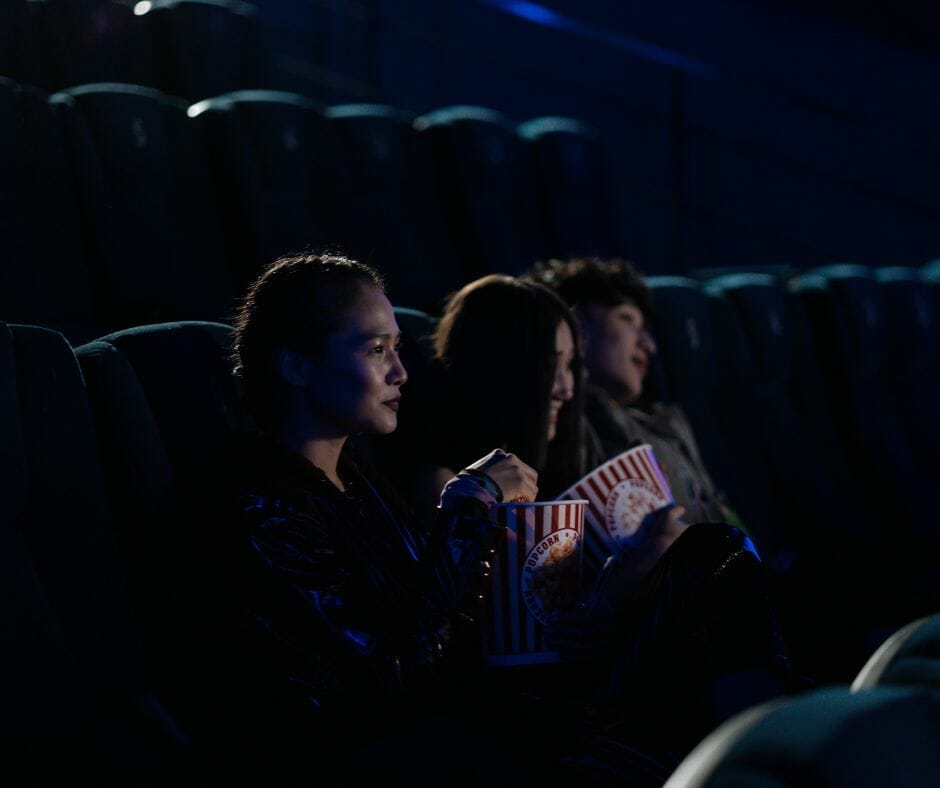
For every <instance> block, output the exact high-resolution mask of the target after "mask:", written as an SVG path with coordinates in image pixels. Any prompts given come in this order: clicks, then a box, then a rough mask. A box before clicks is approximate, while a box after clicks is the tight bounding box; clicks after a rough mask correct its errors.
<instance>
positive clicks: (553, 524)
mask: <svg viewBox="0 0 940 788" xmlns="http://www.w3.org/2000/svg"><path fill="white" fill-rule="evenodd" d="M587 503H588V501H587V500H567V501H545V502H536V503H529V502H522V501H511V502H508V503H501V504H496V505H494V506H493V516H494V518H495V520H496V522H497V523H498V524H499V525H502V526H504V527H505V528H506V539H505V540H504V541H503V545H502V547H501V549H500V551H499V552H498V553H497V556H496V561H495V564H494V566H493V574H492V585H491V588H490V595H489V599H488V602H487V606H486V614H485V616H484V647H485V652H486V660H487V662H488V664H490V665H524V664H532V663H539V662H558V661H560V659H561V655H560V654H559V653H558V652H556V651H552V650H550V649H548V648H547V647H546V646H545V644H544V642H543V639H542V629H543V627H544V625H545V622H546V621H547V620H548V617H549V616H550V615H551V613H552V612H553V611H555V610H557V609H564V608H567V607H570V606H573V605H574V604H575V602H576V601H577V599H578V596H579V594H580V592H581V543H582V539H583V536H584V508H585V506H586V505H587Z"/></svg>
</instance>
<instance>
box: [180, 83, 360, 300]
mask: <svg viewBox="0 0 940 788" xmlns="http://www.w3.org/2000/svg"><path fill="white" fill-rule="evenodd" d="M322 110H323V108H322V106H321V105H319V104H318V103H316V102H314V101H312V100H310V99H308V98H306V97H304V96H300V95H298V94H295V93H287V92H283V91H273V90H238V91H234V92H231V93H226V94H223V95H219V96H214V97H212V98H209V99H206V100H205V101H200V102H197V103H196V104H193V105H192V106H190V107H189V110H188V115H189V118H190V120H189V123H190V124H191V125H192V126H193V127H194V128H196V129H198V133H199V134H200V136H201V138H202V139H203V140H204V141H205V152H206V160H207V162H208V164H209V170H210V173H211V177H212V189H213V195H214V198H215V202H216V204H217V205H218V206H219V208H220V216H221V221H222V225H223V227H224V235H225V248H226V250H227V254H228V257H229V259H230V264H231V267H232V270H233V271H234V276H235V283H236V287H237V290H238V292H243V291H244V289H245V288H246V287H247V286H248V284H249V283H250V282H251V281H253V280H254V278H255V277H256V276H258V274H260V273H261V269H262V268H263V267H264V266H265V265H267V264H268V263H270V262H271V261H272V260H274V259H275V258H276V257H278V256H279V255H282V254H287V253H292V252H302V251H304V250H308V249H309V250H319V249H320V248H321V247H323V246H328V245H332V244H335V243H336V241H337V240H338V234H337V233H336V231H335V226H336V224H337V220H338V214H337V210H338V209H337V204H338V203H340V204H341V203H342V202H343V198H342V196H341V195H342V194H343V193H345V190H346V185H345V183H344V182H343V181H342V179H340V178H339V172H338V170H337V158H338V153H337V150H336V147H337V146H336V141H335V139H334V135H333V129H332V128H331V127H330V125H329V124H328V123H327V122H326V120H325V119H324V117H323V112H322Z"/></svg>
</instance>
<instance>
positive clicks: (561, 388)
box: [548, 320, 575, 442]
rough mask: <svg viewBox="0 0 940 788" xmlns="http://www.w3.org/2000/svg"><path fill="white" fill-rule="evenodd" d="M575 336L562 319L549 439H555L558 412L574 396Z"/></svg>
mask: <svg viewBox="0 0 940 788" xmlns="http://www.w3.org/2000/svg"><path fill="white" fill-rule="evenodd" d="M574 353H575V347H574V336H573V335H572V333H571V328H570V327H569V326H568V323H567V321H565V320H562V321H561V322H560V323H559V324H558V328H556V329H555V381H554V383H553V384H552V398H551V402H550V403H549V406H548V440H549V442H551V441H552V440H554V439H555V434H556V432H557V431H558V414H559V413H560V412H561V409H562V407H563V406H564V404H565V403H566V402H568V400H570V399H571V398H572V397H573V396H574V370H573V369H572V364H573V363H574Z"/></svg>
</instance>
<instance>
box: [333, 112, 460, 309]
mask: <svg viewBox="0 0 940 788" xmlns="http://www.w3.org/2000/svg"><path fill="white" fill-rule="evenodd" d="M325 115H326V117H327V119H328V121H329V123H330V125H331V126H332V127H333V128H334V129H335V130H336V140H337V143H338V148H337V153H338V155H339V156H340V157H341V159H340V160H341V169H342V172H343V179H342V180H343V182H344V184H345V186H346V187H347V188H346V189H345V190H343V191H342V192H337V194H338V197H340V198H341V199H343V200H345V202H344V203H343V205H342V207H341V214H342V215H341V217H340V219H341V227H342V245H343V248H344V249H347V250H349V252H350V253H351V254H352V255H353V256H354V257H356V258H359V259H364V260H368V261H369V262H371V263H373V264H374V265H375V266H376V267H377V268H379V269H380V270H381V271H383V272H384V273H385V274H386V275H387V277H388V286H389V293H390V295H391V297H392V299H393V300H394V301H396V302H397V303H403V304H408V305H410V306H411V307H413V308H416V309H421V310H424V311H427V312H430V313H432V314H438V313H439V312H440V309H441V306H442V304H443V300H444V298H445V296H446V295H447V294H448V293H450V292H451V291H452V290H455V289H456V288H457V287H459V286H460V285H462V284H464V278H463V276H462V272H461V269H460V266H459V261H458V259H457V256H456V253H455V251H454V249H453V248H452V247H450V246H449V237H448V235H447V234H446V232H445V231H444V222H443V217H444V213H443V211H442V206H441V204H440V201H439V200H438V199H437V197H438V195H437V193H436V192H435V184H434V180H433V178H434V171H433V168H432V159H431V156H430V151H429V150H428V149H427V148H426V147H425V146H424V145H423V144H421V143H422V142H423V138H422V137H421V136H420V135H419V133H418V132H417V130H416V129H415V128H414V125H413V120H414V116H413V115H412V114H411V113H409V112H406V111H404V110H402V109H399V108H397V107H390V106H387V105H384V104H340V105H336V106H332V107H329V108H327V109H326V111H325Z"/></svg>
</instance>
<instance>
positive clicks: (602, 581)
mask: <svg viewBox="0 0 940 788" xmlns="http://www.w3.org/2000/svg"><path fill="white" fill-rule="evenodd" d="M684 514H685V507H684V506H679V505H678V504H668V505H667V506H664V507H662V508H661V509H657V510H656V511H655V512H651V513H650V514H648V515H647V516H646V518H645V519H644V520H643V522H642V523H641V524H640V527H639V528H638V529H637V531H636V533H635V534H633V536H632V537H630V539H629V540H628V541H627V542H626V543H625V545H624V547H623V548H622V549H621V551H620V552H619V553H618V554H617V555H615V556H613V557H612V558H611V559H610V560H609V561H608V562H607V564H606V565H605V566H604V570H603V571H602V572H601V576H600V577H599V578H598V579H597V584H596V585H595V589H594V590H595V593H596V594H597V595H598V596H600V597H603V598H605V599H607V600H608V601H609V602H610V603H611V605H613V606H614V607H618V606H619V605H620V604H621V603H622V602H623V601H624V599H625V598H626V596H627V595H628V594H629V592H630V591H631V590H632V589H634V588H635V587H636V586H637V585H638V584H639V583H640V582H641V581H642V580H643V579H644V578H645V577H646V576H647V575H648V574H649V571H650V570H651V569H652V568H653V566H654V565H655V564H656V562H657V561H658V560H659V559H660V557H661V556H662V555H663V553H665V552H666V550H668V549H669V546H670V545H671V544H672V543H673V542H674V541H676V539H678V538H679V536H680V535H681V534H682V532H683V531H685V529H686V528H688V527H689V524H688V523H686V522H684V521H683V519H682V515H684Z"/></svg>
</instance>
